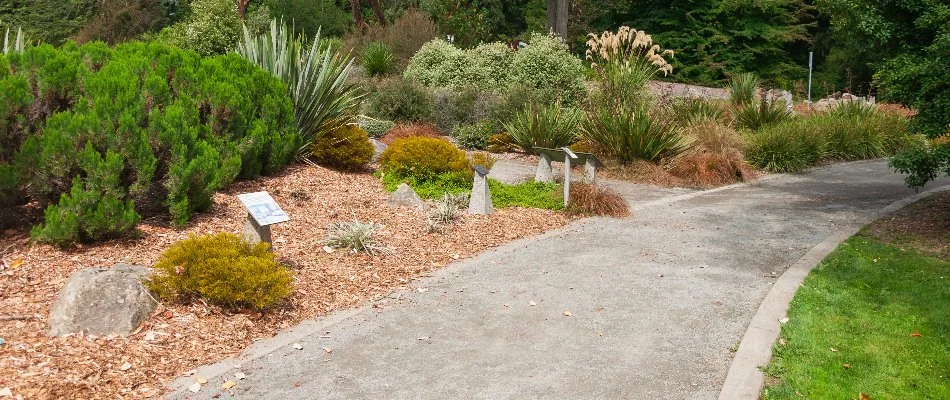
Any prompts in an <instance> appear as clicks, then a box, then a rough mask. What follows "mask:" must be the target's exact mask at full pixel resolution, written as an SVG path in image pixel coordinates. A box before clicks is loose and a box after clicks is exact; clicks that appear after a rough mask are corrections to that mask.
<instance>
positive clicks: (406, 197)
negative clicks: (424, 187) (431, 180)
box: [386, 183, 426, 208]
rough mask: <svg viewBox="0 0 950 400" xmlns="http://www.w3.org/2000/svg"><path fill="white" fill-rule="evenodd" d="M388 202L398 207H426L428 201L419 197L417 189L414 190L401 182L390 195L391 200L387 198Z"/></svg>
mask: <svg viewBox="0 0 950 400" xmlns="http://www.w3.org/2000/svg"><path fill="white" fill-rule="evenodd" d="M386 203H388V204H389V205H391V206H396V207H419V208H425V206H426V203H425V202H424V201H422V199H421V198H419V195H418V194H416V191H415V190H412V188H411V187H409V185H407V184H405V183H403V184H400V185H399V187H397V188H396V191H395V192H392V194H390V195H389V200H387V201H386Z"/></svg>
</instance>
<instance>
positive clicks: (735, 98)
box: [729, 73, 759, 107]
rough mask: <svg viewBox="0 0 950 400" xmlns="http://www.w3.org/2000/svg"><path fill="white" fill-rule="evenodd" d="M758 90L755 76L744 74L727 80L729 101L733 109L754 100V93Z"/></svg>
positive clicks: (757, 80)
mask: <svg viewBox="0 0 950 400" xmlns="http://www.w3.org/2000/svg"><path fill="white" fill-rule="evenodd" d="M758 89H759V78H756V76H755V74H752V73H745V74H739V75H735V76H733V77H732V79H730V80H729V100H730V101H731V102H732V105H733V106H735V107H742V106H744V105H747V104H749V103H752V101H753V100H755V92H756V91H757V90H758Z"/></svg>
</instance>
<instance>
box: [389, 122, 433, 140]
mask: <svg viewBox="0 0 950 400" xmlns="http://www.w3.org/2000/svg"><path fill="white" fill-rule="evenodd" d="M411 136H425V137H433V138H438V139H445V137H444V136H442V134H441V133H440V132H439V129H438V128H436V127H435V126H433V125H432V124H428V123H421V122H413V123H408V124H399V125H396V126H394V127H393V129H390V130H389V132H386V136H383V138H382V139H380V140H379V141H381V142H383V143H386V144H387V145H390V144H393V142H395V141H396V139H400V138H404V137H411Z"/></svg>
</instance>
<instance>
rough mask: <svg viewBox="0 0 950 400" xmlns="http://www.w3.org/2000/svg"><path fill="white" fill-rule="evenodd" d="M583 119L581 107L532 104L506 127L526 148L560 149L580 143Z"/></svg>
mask: <svg viewBox="0 0 950 400" xmlns="http://www.w3.org/2000/svg"><path fill="white" fill-rule="evenodd" d="M580 121H581V112H580V111H579V110H576V109H569V108H563V107H561V106H560V105H558V104H550V105H540V104H532V105H531V106H530V107H528V108H527V109H525V110H524V111H523V112H521V113H518V114H516V115H515V116H514V118H513V119H512V120H511V121H508V122H507V123H505V124H504V127H505V130H507V131H508V135H510V136H511V139H512V140H513V141H514V143H516V144H517V145H518V147H520V148H521V150H522V151H524V152H526V153H529V154H534V152H535V150H534V148H535V147H543V148H547V149H559V148H561V147H564V146H569V145H571V144H572V143H574V142H576V141H577V129H578V127H579V126H580ZM487 144H488V143H487V142H486V146H487Z"/></svg>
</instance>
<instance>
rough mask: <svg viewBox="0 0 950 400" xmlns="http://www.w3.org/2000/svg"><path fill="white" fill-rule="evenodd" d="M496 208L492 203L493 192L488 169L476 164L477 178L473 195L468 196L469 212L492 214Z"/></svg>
mask: <svg viewBox="0 0 950 400" xmlns="http://www.w3.org/2000/svg"><path fill="white" fill-rule="evenodd" d="M494 212H495V210H494V208H493V207H492V203H491V193H490V192H489V189H488V170H487V169H485V168H484V167H482V166H480V165H476V166H475V180H474V182H473V183H472V195H471V196H469V198H468V213H469V214H485V215H487V214H491V213H494Z"/></svg>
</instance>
